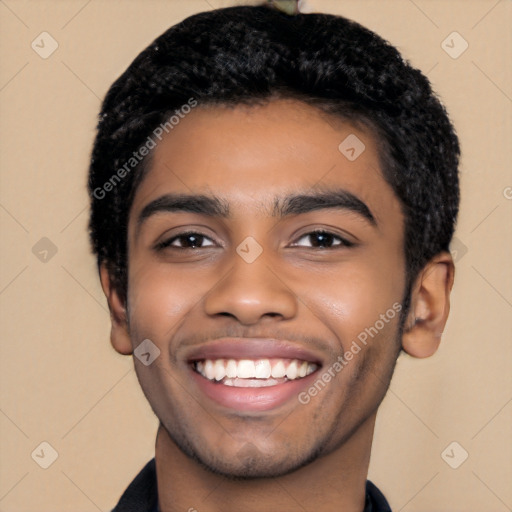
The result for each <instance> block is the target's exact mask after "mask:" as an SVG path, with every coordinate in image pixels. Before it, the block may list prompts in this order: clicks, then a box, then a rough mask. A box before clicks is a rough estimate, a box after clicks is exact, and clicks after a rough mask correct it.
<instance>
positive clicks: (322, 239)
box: [294, 231, 354, 249]
mask: <svg viewBox="0 0 512 512" xmlns="http://www.w3.org/2000/svg"><path fill="white" fill-rule="evenodd" d="M303 239H306V240H308V241H309V242H310V244H311V245H306V244H302V243H298V242H296V243H295V244H294V245H297V246H299V247H308V246H309V247H312V248H320V249H332V248H336V247H350V246H352V245H354V244H353V243H352V242H349V241H348V240H345V239H344V238H342V237H340V236H338V235H335V234H334V233H330V232H329V231H312V232H311V233H306V234H304V235H302V236H301V237H300V238H299V241H300V240H303Z"/></svg>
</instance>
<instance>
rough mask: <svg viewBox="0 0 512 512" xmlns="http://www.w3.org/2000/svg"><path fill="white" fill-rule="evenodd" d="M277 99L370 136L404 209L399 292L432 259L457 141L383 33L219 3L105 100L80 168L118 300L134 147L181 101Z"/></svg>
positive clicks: (446, 231) (448, 211)
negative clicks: (85, 170) (86, 164)
mask: <svg viewBox="0 0 512 512" xmlns="http://www.w3.org/2000/svg"><path fill="white" fill-rule="evenodd" d="M276 98H291V99H299V100H301V101H304V102H305V103H308V104H310V105H313V106H315V107H317V108H318V109H319V110H321V111H323V112H327V113H328V114H331V115H333V116H337V117H338V118H340V119H342V120H347V121H350V122H352V123H354V124H355V125H361V124H362V125H364V126H365V127H367V128H368V129H369V130H370V131H371V132H372V133H373V134H374V135H375V137H376V141H377V143H378V147H379V158H380V162H381V167H382V172H383V175H384V178H385V179H386V181H387V182H388V183H389V184H390V185H391V187H392V188H393V190H394V192H395V194H396V196H397V197H398V198H399V200H400V203H401V206H402V211H403V213H404V217H405V234H404V236H405V242H404V253H405V259H406V278H407V286H408V289H409V287H410V285H411V284H412V282H413V279H414V278H415V277H416V276H417V274H418V272H419V271H420V270H421V269H422V268H423V266H424V265H425V264H426V263H427V262H428V261H429V260H430V259H431V258H432V257H433V256H435V255H436V254H438V253H439V252H441V251H445V250H449V244H450V241H451V238H452V236H453V232H454V227H455V222H456V218H457V213H458V208H459V177H458V164H459V156H460V149H459V142H458V138H457V135H456V133H455V130H454V128H453V126H452V124H451V122H450V120H449V117H448V115H447V112H446V110H445V108H444V106H443V105H442V103H441V101H440V100H439V98H438V97H437V96H436V94H435V93H434V92H433V90H432V88H431V85H430V83H429V80H428V79H427V78H426V77H425V76H424V75H423V74H422V73H421V72H420V71H419V70H418V69H415V68H413V67H412V66H411V65H410V63H409V62H408V61H406V60H405V59H403V58H402V56H401V55H400V53H399V52H398V50H397V49H396V48H395V47H393V46H392V45H391V44H389V43H388V42H387V41H385V40H384V39H382V38H381V37H380V36H378V35H377V34H375V33H373V32H372V31H370V30H368V29H367V28H365V27H363V26H361V25H359V24H358V23H356V22H354V21H351V20H349V19H346V18H344V17H341V16H335V15H329V14H320V13H312V14H294V15H289V14H285V13H284V12H280V11H278V10H277V9H274V8H271V7H267V6H266V5H260V6H238V7H229V8H224V9H216V10H212V11H208V12H202V13H199V14H196V15H193V16H191V17H189V18H187V19H185V20H184V21H182V22H180V23H179V24H177V25H175V26H173V27H171V28H170V29H168V30H167V31H166V32H165V33H164V34H162V35H161V36H160V37H158V38H157V39H156V40H155V41H154V42H153V43H152V44H150V45H149V46H148V47H147V48H146V49H145V50H144V51H142V52H141V53H140V54H139V55H138V56H137V57H136V58H135V60H134V61H133V62H132V64H131V65H130V66H129V67H128V68H127V70H126V71H125V72H124V73H123V74H122V75H121V76H120V77H119V78H118V79H117V80H116V81H115V82H114V84H113V85H112V86H111V88H110V89H109V91H108V93H107V95H106V97H105V99H104V101H103V105H102V108H101V112H100V115H99V123H98V126H97V135H96V139H95V142H94V147H93V150H92V157H91V163H90V170H89V182H88V188H89V195H90V200H91V214H90V222H89V232H90V239H91V242H92V247H93V251H94V253H95V254H96V256H97V261H98V265H100V264H102V263H104V264H106V266H107V268H108V269H109V273H110V275H111V279H112V282H113V285H114V286H115V288H116V289H117V291H118V292H119V293H120V294H121V296H122V297H124V298H126V292H127V286H128V283H127V264H128V262H127V225H128V214H129V211H130V207H131V204H132V200H133V197H134V194H135V191H136V188H137V186H138V183H140V180H141V176H142V175H143V173H144V172H145V170H146V169H147V168H148V165H149V163H150V160H151V159H150V157H151V152H150V153H149V155H148V156H145V157H144V158H141V157H140V155H139V154H138V153H137V160H135V159H134V154H135V153H134V152H137V151H138V149H139V148H140V147H141V146H143V144H144V143H146V141H148V140H149V137H150V136H151V134H152V133H153V131H154V130H155V128H156V127H158V126H159V125H161V124H164V123H166V122H167V124H168V125H169V123H168V120H169V117H170V116H172V115H173V113H175V111H176V110H177V109H180V108H182V107H183V106H184V105H187V104H190V103H191V101H194V102H197V104H198V105H219V106H236V105H239V104H249V105H251V104H261V103H265V102H267V101H270V100H272V99H276ZM340 142H341V141H340ZM139 159H140V161H139ZM127 162H132V164H133V165H132V164H130V166H127V165H126V164H127ZM132 167H133V169H132ZM122 169H124V172H121V170H122Z"/></svg>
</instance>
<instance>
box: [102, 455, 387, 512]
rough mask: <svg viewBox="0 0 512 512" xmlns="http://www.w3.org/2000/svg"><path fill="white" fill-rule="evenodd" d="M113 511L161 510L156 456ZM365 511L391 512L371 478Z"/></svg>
mask: <svg viewBox="0 0 512 512" xmlns="http://www.w3.org/2000/svg"><path fill="white" fill-rule="evenodd" d="M112 512H160V509H159V507H158V492H157V485H156V467H155V459H154V458H153V459H151V460H150V461H149V462H148V463H147V464H146V465H145V466H144V468H143V469H142V470H141V472H140V473H139V474H138V475H137V476H136V477H135V479H134V480H133V481H132V483H131V484H130V485H129V486H128V487H127V489H126V491H124V493H123V495H122V496H121V499H120V500H119V503H118V504H117V505H116V507H115V508H114V509H113V510H112ZM363 512H391V508H390V507H389V505H388V502H387V501H386V498H385V497H384V495H383V494H382V493H381V492H380V491H379V489H377V487H376V486H375V485H374V484H373V483H372V482H370V480H367V481H366V502H365V506H364V511H363Z"/></svg>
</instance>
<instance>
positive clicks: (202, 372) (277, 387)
mask: <svg viewBox="0 0 512 512" xmlns="http://www.w3.org/2000/svg"><path fill="white" fill-rule="evenodd" d="M187 361H188V366H189V368H190V371H191V377H192V380H193V382H195V384H196V385H197V387H198V388H199V390H200V391H201V392H202V394H203V395H204V396H205V397H206V398H207V399H209V400H212V401H213V402H215V403H216V405H220V406H222V407H225V408H228V409H231V410H233V409H234V410H237V411H268V410H270V409H274V408H277V407H279V406H282V405H284V404H285V403H289V402H292V401H295V402H296V401H297V398H298V395H299V393H300V392H301V391H302V390H303V389H305V388H306V387H308V386H310V385H311V383H312V381H313V379H314V378H315V377H316V374H317V372H318V370H319V368H320V367H321V362H320V360H319V358H318V357H317V356H315V355H314V354H313V353H311V352H310V351H308V350H304V349H302V348H299V347H296V346H295V345H293V344H290V343H288V342H282V341H280V340H268V339H258V340H256V339H248V338H245V339H237V340H234V339H224V340H215V341H214V342H211V343H209V344H207V345H204V346H202V347H199V348H197V349H195V350H193V351H192V353H191V354H189V357H188V358H187Z"/></svg>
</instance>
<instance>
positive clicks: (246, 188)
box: [132, 100, 399, 218]
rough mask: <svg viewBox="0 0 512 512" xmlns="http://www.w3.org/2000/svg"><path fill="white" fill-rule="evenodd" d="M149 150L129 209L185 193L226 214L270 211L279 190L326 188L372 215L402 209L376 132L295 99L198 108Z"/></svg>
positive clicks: (273, 209) (285, 192) (279, 193)
mask: <svg viewBox="0 0 512 512" xmlns="http://www.w3.org/2000/svg"><path fill="white" fill-rule="evenodd" d="M157 142H158V141H157ZM153 151H154V154H153V158H152V161H151V165H150V168H149V170H148V172H147V174H146V175H145V177H144V179H143V180H142V182H141V184H140V185H139V188H138V189H137V193H136V194H135V199H134V204H133V207H132V211H137V210H139V211H140V209H142V208H143V207H144V204H146V203H148V202H149V201H151V200H154V199H155V198H157V197H159V196H161V195H163V194H166V193H183V194H206V195H215V196H216V197H222V198H224V199H225V200H226V201H225V202H226V204H227V206H228V207H229V210H230V213H233V212H237V211H240V212H241V211H245V212H247V211H251V212H252V214H254V215H271V213H272V211H275V206H276V199H278V198H279V197H280V196H284V195H287V194H290V193H310V192H313V191H315V190H319V189H322V190H328V189H329V188H333V189H340V188H342V189H344V190H347V191H348V192H350V193H352V194H354V195H355V196H357V197H359V198H360V199H361V200H362V201H364V202H365V203H370V204H371V205H372V213H374V215H375V216H376V217H377V218H379V217H381V216H386V215H387V214H389V213H392V212H395V213H397V211H398V210H399V202H398V199H397V198H396V196H395V194H394V193H393V190H392V189H391V187H390V186H389V184H388V183H387V182H386V181H385V180H384V178H383V175H382V171H381V167H380V161H379V154H378V150H377V141H376V140H375V138H374V136H373V135H371V134H370V132H369V131H368V130H362V129H361V128H356V127H355V126H353V125H352V124H350V123H348V122H343V121H341V120H339V119H335V118H334V117H332V116H328V115H326V114H323V113H321V112H320V111H319V110H318V109H316V108H313V107H311V106H309V105H307V104H305V103H302V102H299V101H295V100H275V101H271V102H268V103H267V104H265V105H257V106H246V105H237V106H230V107H224V106H215V107H211V106H209V107H201V106H198V107H196V108H195V109H193V110H192V111H191V112H190V113H189V114H187V115H186V116H184V117H183V118H181V119H180V121H179V123H178V124H176V125H174V126H173V128H172V130H171V131H169V133H168V134H166V135H165V136H164V137H163V138H162V140H161V141H160V142H158V143H157V146H156V147H155V148H154V150H153Z"/></svg>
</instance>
